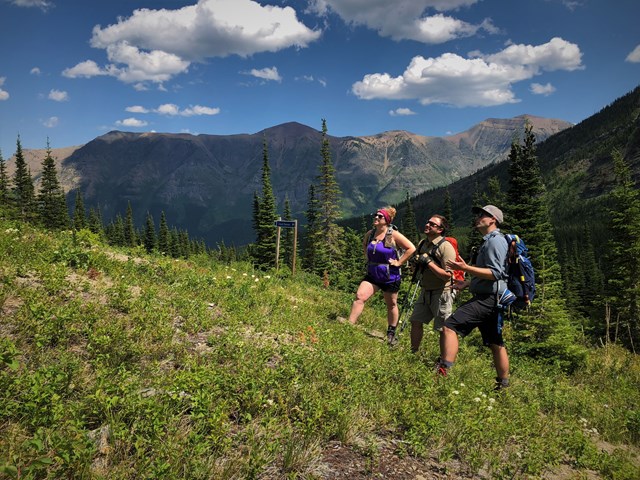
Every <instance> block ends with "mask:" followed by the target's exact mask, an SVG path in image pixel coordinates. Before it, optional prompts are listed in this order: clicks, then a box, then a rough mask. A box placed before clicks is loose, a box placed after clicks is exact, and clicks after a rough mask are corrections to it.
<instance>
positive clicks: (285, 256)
mask: <svg viewBox="0 0 640 480" xmlns="http://www.w3.org/2000/svg"><path fill="white" fill-rule="evenodd" d="M283 219H284V220H289V221H291V220H293V216H292V214H291V204H290V203H289V197H288V196H287V197H285V199H284V213H283ZM293 233H294V232H293V229H292V228H285V229H284V231H283V232H282V240H281V242H280V252H282V264H284V265H288V266H289V267H291V266H292V263H293V249H294V245H293V237H294V235H293Z"/></svg>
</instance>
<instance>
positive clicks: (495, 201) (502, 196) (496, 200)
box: [482, 177, 507, 209]
mask: <svg viewBox="0 0 640 480" xmlns="http://www.w3.org/2000/svg"><path fill="white" fill-rule="evenodd" d="M482 203H483V204H485V205H495V206H497V207H498V208H500V209H503V208H504V205H505V204H506V203H507V195H506V193H505V192H503V191H502V185H501V184H500V179H499V178H498V177H491V178H489V181H488V182H487V191H486V192H485V193H484V194H483V195H482Z"/></svg>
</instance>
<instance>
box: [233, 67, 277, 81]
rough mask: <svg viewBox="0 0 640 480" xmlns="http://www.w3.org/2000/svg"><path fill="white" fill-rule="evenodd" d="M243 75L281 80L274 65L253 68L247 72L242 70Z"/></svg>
mask: <svg viewBox="0 0 640 480" xmlns="http://www.w3.org/2000/svg"><path fill="white" fill-rule="evenodd" d="M242 73H244V74H245V75H252V76H254V77H256V78H261V79H263V80H271V81H274V82H282V77H281V76H280V74H279V73H278V69H277V68H276V67H271V68H269V67H267V68H261V69H259V70H258V69H257V68H253V69H251V70H250V71H248V72H242Z"/></svg>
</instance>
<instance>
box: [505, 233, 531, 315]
mask: <svg viewBox="0 0 640 480" xmlns="http://www.w3.org/2000/svg"><path fill="white" fill-rule="evenodd" d="M504 238H505V240H506V241H507V244H508V245H509V250H508V253H507V268H506V273H507V290H505V292H504V293H503V294H502V295H501V296H500V299H499V300H498V306H499V307H501V308H502V309H504V310H507V309H509V308H511V309H513V310H516V311H517V310H521V309H523V308H527V307H529V305H531V302H532V301H533V299H534V298H535V296H536V275H535V271H534V270H533V265H532V264H531V260H530V259H529V250H528V249H527V246H526V245H525V243H524V240H522V239H521V238H520V237H519V236H518V235H514V234H511V233H507V234H505V236H504Z"/></svg>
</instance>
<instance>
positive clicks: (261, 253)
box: [253, 138, 276, 269]
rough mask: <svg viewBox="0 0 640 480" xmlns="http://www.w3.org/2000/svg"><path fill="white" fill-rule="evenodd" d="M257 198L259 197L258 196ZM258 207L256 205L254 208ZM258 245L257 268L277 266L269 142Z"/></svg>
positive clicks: (264, 150)
mask: <svg viewBox="0 0 640 480" xmlns="http://www.w3.org/2000/svg"><path fill="white" fill-rule="evenodd" d="M256 197H257V196H256ZM255 207H256V205H254V208H255ZM255 218H256V220H255V225H256V227H257V229H256V243H255V245H254V246H253V256H254V261H255V263H256V265H257V266H259V267H260V268H263V269H268V268H271V267H274V266H275V260H276V259H275V255H276V227H275V225H274V222H275V221H276V199H275V196H274V194H273V188H272V186H271V168H270V167H269V152H268V149H267V140H266V138H265V139H263V145H262V197H260V198H258V202H257V212H256V215H255Z"/></svg>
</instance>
